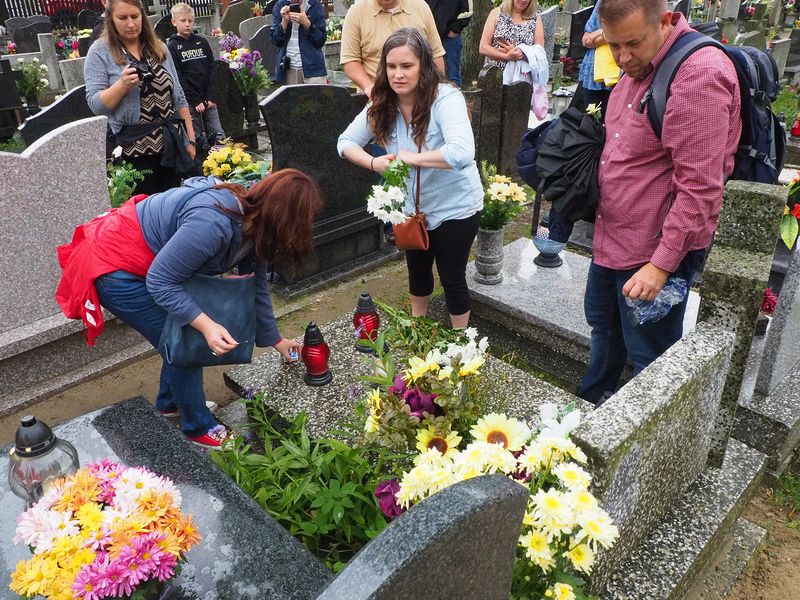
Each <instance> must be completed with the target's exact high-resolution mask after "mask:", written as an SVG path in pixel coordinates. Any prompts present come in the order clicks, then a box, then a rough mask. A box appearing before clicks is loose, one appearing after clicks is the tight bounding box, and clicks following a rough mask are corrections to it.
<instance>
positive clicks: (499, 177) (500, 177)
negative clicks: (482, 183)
mask: <svg viewBox="0 0 800 600" xmlns="http://www.w3.org/2000/svg"><path fill="white" fill-rule="evenodd" d="M494 182H495V183H511V177H509V176H508V175H495V176H494Z"/></svg>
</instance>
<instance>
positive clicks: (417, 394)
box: [403, 388, 443, 419]
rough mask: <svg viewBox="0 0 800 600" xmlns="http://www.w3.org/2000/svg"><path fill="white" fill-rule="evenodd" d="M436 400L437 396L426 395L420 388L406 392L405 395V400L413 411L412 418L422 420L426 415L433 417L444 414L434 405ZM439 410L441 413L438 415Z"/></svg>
mask: <svg viewBox="0 0 800 600" xmlns="http://www.w3.org/2000/svg"><path fill="white" fill-rule="evenodd" d="M434 398H436V394H430V395H428V394H424V393H423V392H421V391H420V389H419V388H413V389H410V390H406V392H405V393H404V394H403V400H405V402H406V404H408V407H409V408H410V409H411V416H412V417H418V418H420V419H422V418H423V417H424V416H425V413H428V414H429V415H432V416H437V415H439V414H443V413H442V411H441V409H440V408H439V407H438V406H437V405H436V404H435V403H434V401H433V399H434ZM437 410H438V411H439V412H438V413H437Z"/></svg>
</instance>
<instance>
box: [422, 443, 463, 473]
mask: <svg viewBox="0 0 800 600" xmlns="http://www.w3.org/2000/svg"><path fill="white" fill-rule="evenodd" d="M455 453H456V454H455V455H453V456H454V457H455V456H457V455H458V450H456V451H455ZM452 462H453V461H452V460H450V458H445V457H444V456H443V455H442V453H441V452H439V451H438V450H437V449H436V448H428V450H426V451H425V452H421V453H420V454H417V456H416V457H415V458H414V465H415V466H421V465H422V466H426V467H429V468H431V469H438V468H440V467H442V466H443V465H446V464H448V465H449V464H452Z"/></svg>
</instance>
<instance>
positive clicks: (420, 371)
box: [403, 352, 440, 383]
mask: <svg viewBox="0 0 800 600" xmlns="http://www.w3.org/2000/svg"><path fill="white" fill-rule="evenodd" d="M439 358H440V357H439V356H438V355H435V354H434V353H433V352H429V353H428V356H426V357H425V358H420V357H418V356H412V357H411V358H409V359H408V369H406V370H405V371H404V372H403V379H404V380H405V381H406V383H413V382H415V381H416V380H417V379H420V378H421V377H422V376H424V375H425V374H426V373H436V372H437V371H438V370H439V369H440V367H439V362H438V359H439Z"/></svg>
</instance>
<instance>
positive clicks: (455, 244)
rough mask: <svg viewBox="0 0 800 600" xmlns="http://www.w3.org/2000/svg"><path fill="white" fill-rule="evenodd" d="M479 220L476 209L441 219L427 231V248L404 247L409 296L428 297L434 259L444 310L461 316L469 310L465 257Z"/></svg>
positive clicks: (430, 289) (470, 246) (431, 285)
mask: <svg viewBox="0 0 800 600" xmlns="http://www.w3.org/2000/svg"><path fill="white" fill-rule="evenodd" d="M480 221H481V213H480V211H479V212H477V213H475V214H474V215H472V216H471V217H468V218H466V219H458V220H453V221H445V222H444V223H442V224H441V225H439V227H437V228H436V229H434V230H433V231H429V232H428V237H429V239H430V245H429V246H428V249H427V250H406V265H407V266H408V291H409V292H410V293H411V295H412V296H430V295H431V293H433V261H434V260H436V270H437V271H438V272H439V279H440V280H441V282H442V287H444V297H445V300H446V301H447V311H448V312H449V313H450V314H451V315H463V314H464V313H466V312H468V311H469V308H470V302H469V288H468V287H467V260H468V259H469V251H470V248H472V242H473V241H475V236H476V235H478V225H479V224H480Z"/></svg>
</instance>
